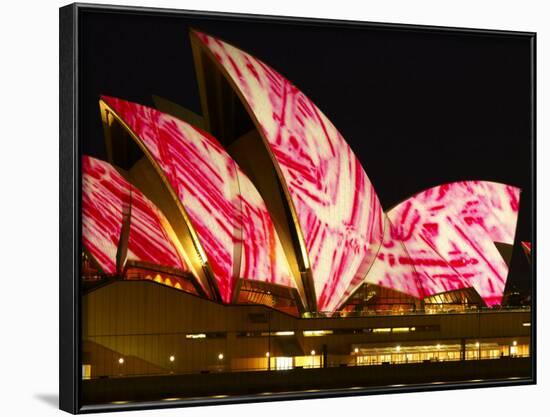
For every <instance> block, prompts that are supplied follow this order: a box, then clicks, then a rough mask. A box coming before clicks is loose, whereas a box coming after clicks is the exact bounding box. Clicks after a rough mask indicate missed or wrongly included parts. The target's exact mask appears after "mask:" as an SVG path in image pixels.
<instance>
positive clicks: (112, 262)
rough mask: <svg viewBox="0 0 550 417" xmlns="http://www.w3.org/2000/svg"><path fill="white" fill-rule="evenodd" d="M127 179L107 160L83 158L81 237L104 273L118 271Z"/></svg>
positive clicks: (127, 202) (125, 206)
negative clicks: (118, 252) (118, 254)
mask: <svg viewBox="0 0 550 417" xmlns="http://www.w3.org/2000/svg"><path fill="white" fill-rule="evenodd" d="M129 205H130V193H129V189H128V183H127V182H126V180H125V179H124V178H122V176H121V175H120V174H119V173H118V172H117V171H116V170H115V169H114V168H112V167H111V166H110V165H109V164H107V163H106V162H103V161H99V160H97V159H94V158H90V157H89V156H84V157H83V158H82V241H83V244H84V247H85V248H86V249H87V250H88V252H89V253H90V255H92V257H93V258H94V259H95V260H96V262H97V263H98V265H99V267H100V268H101V269H102V270H103V272H104V273H106V274H109V275H114V274H116V273H117V264H116V255H117V250H118V243H119V240H120V233H121V231H122V223H123V220H124V214H123V210H128V209H129Z"/></svg>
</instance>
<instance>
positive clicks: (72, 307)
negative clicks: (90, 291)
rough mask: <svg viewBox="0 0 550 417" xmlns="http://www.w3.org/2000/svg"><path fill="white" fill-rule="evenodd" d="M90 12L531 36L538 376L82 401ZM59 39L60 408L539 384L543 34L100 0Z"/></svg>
mask: <svg viewBox="0 0 550 417" xmlns="http://www.w3.org/2000/svg"><path fill="white" fill-rule="evenodd" d="M89 11H94V12H109V13H122V14H142V15H156V16H159V15H162V16H209V17H210V18H213V19H215V18H220V19H231V20H234V21H235V20H242V19H244V20H255V21H257V22H286V23H302V24H303V23H306V24H312V25H324V26H326V27H336V26H338V27H350V28H351V27H353V28H358V29H360V28H373V27H377V28H387V29H396V30H407V31H415V30H421V31H424V32H425V33H428V32H431V33H433V34H437V33H442V32H454V33H469V34H477V35H484V34H487V35H492V36H514V37H520V38H523V39H528V40H529V42H530V46H531V53H530V61H531V62H530V67H531V74H530V77H531V109H530V132H531V137H530V141H531V155H532V166H531V186H532V189H531V196H532V202H531V218H532V231H531V235H532V248H533V249H532V262H531V269H532V277H533V282H532V307H531V314H532V320H531V323H532V325H531V346H532V347H531V349H532V350H531V352H532V353H531V355H530V357H531V362H532V377H531V378H527V379H519V380H504V381H488V382H487V381H485V382H468V383H448V384H445V385H435V386H434V385H430V384H418V385H414V386H400V387H381V388H365V389H355V390H351V389H337V390H327V391H318V392H297V393H290V394H288V393H284V394H276V393H275V394H272V395H241V396H234V397H224V398H200V399H190V400H178V401H171V402H163V401H154V402H135V403H126V404H101V405H83V404H82V401H81V390H80V385H81V378H82V370H81V367H80V363H81V360H80V359H81V352H80V334H81V333H80V332H81V328H80V280H79V276H80V268H81V265H80V256H79V254H80V250H81V248H80V246H81V243H80V242H81V230H80V228H81V211H80V208H81V204H80V202H81V193H80V190H81V164H80V156H81V155H82V144H81V128H82V118H83V115H82V109H81V108H80V106H79V96H80V93H81V91H82V84H81V80H80V78H79V75H80V65H81V63H80V59H79V57H80V52H81V51H80V48H81V43H80V39H81V27H80V25H79V20H80V17H81V16H82V15H83V14H84V13H86V12H89ZM59 23H60V29H59V35H60V37H59V42H60V61H59V64H60V119H59V126H60V153H59V157H60V178H59V181H60V183H59V184H60V201H59V210H60V219H59V220H60V229H59V233H60V234H59V242H60V247H59V251H60V258H59V265H60V268H59V311H60V312H59V408H60V409H61V410H64V411H67V412H69V413H73V414H77V413H87V412H99V411H116V410H140V409H152V408H168V407H183V406H186V407H187V406H200V405H214V404H234V403H246V402H260V401H277V400H290V399H313V398H329V397H340V396H357V395H366V394H389V393H404V392H418V391H426V390H449V389H460V388H474V387H496V386H514V385H527V384H535V383H536V381H537V379H536V375H537V374H536V369H537V367H536V357H537V342H536V329H537V325H536V319H537V314H536V312H537V308H536V305H537V291H536V248H537V245H536V243H537V239H536V33H532V32H512V31H496V30H484V29H465V28H448V27H436V26H417V25H403V24H386V23H371V22H362V21H340V20H327V19H313V18H301V17H280V16H263V15H249V14H233V13H217V12H201V11H187V10H174V9H159V8H147V7H122V6H107V5H95V4H79V3H76V4H70V5H67V6H64V7H61V8H60V11H59Z"/></svg>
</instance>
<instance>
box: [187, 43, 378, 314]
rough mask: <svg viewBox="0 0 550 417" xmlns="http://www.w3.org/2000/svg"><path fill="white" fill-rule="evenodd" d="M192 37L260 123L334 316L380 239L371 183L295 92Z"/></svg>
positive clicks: (321, 301)
mask: <svg viewBox="0 0 550 417" xmlns="http://www.w3.org/2000/svg"><path fill="white" fill-rule="evenodd" d="M195 35H196V36H197V37H198V38H199V39H200V41H201V42H202V43H203V44H204V45H205V47H206V48H207V49H208V50H210V51H211V52H212V54H213V57H215V59H216V60H217V61H218V62H219V64H221V66H222V67H223V68H224V70H225V71H226V73H227V74H228V75H229V77H230V79H231V80H232V82H233V84H234V85H235V86H236V88H237V90H238V92H239V93H240V95H241V96H242V97H243V99H244V101H245V102H246V105H247V107H248V108H250V110H251V112H252V116H253V117H254V118H255V119H256V121H257V122H258V125H259V127H260V131H261V133H262V134H263V136H264V138H265V141H266V144H267V146H268V147H269V149H270V153H271V154H272V155H273V159H274V163H275V164H276V166H277V167H278V168H279V170H280V172H281V174H282V177H283V181H284V183H285V184H286V187H287V189H288V192H289V194H290V199H291V202H290V203H291V205H292V206H293V207H294V210H295V212H296V215H297V218H298V223H299V225H298V226H297V228H298V232H300V230H301V233H302V234H303V240H304V244H305V249H306V252H307V255H306V258H307V259H304V261H305V262H306V263H308V262H309V264H310V265H309V268H311V271H312V276H313V280H314V286H315V292H316V297H317V307H318V310H321V311H322V310H326V311H332V310H334V309H335V308H336V307H337V306H338V305H339V304H341V303H342V301H343V297H344V295H345V294H346V293H348V292H350V291H351V290H353V289H354V288H355V287H357V286H358V285H360V284H361V282H362V280H363V278H364V276H365V273H366V272H367V270H368V267H369V266H370V264H371V263H372V261H373V260H374V257H375V254H376V251H377V249H378V246H379V245H380V243H381V240H382V233H383V213H382V208H381V206H380V202H379V200H378V197H377V195H376V193H375V191H374V189H373V186H372V184H371V183H370V181H369V179H368V177H367V175H366V174H365V171H364V170H363V168H362V167H361V164H360V163H359V161H358V159H357V158H356V157H355V155H354V154H353V152H352V150H351V149H350V147H349V146H348V145H347V143H346V142H345V140H344V138H343V137H342V136H341V135H340V133H339V132H338V131H337V130H336V128H335V127H334V125H333V124H332V123H331V122H330V120H329V119H328V118H327V117H326V116H325V115H324V114H323V113H322V112H321V111H320V110H319V109H318V108H317V107H316V106H315V104H313V102H312V101H311V100H309V99H308V98H307V97H306V96H305V95H304V94H303V93H302V92H300V91H299V90H298V89H297V88H296V87H295V86H294V85H292V84H291V83H290V82H289V81H288V80H286V79H285V78H284V77H282V76H281V75H280V74H279V73H277V72H276V71H275V70H273V69H272V68H270V67H268V66H267V65H266V64H264V63H263V62H261V61H260V60H258V59H256V58H254V57H252V56H251V55H249V54H247V53H245V52H243V51H241V50H239V49H237V48H235V47H233V46H231V45H229V44H227V43H224V42H222V41H220V40H218V39H216V38H213V37H211V36H208V35H206V34H203V33H198V32H195Z"/></svg>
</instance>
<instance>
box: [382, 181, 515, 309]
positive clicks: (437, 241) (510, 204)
mask: <svg viewBox="0 0 550 417" xmlns="http://www.w3.org/2000/svg"><path fill="white" fill-rule="evenodd" d="M519 193H520V191H519V189H518V188H516V187H512V186H508V185H504V184H497V183H492V182H485V181H465V182H456V183H451V184H445V185H441V186H437V187H434V188H431V189H429V190H426V191H424V192H421V193H419V194H416V195H415V196H413V197H412V198H410V199H408V200H406V201H404V202H403V203H401V204H399V205H398V206H397V207H395V208H394V209H392V210H390V211H389V213H388V217H389V219H390V221H391V224H392V225H393V226H394V229H395V234H394V236H395V237H396V238H398V239H399V240H401V241H402V242H403V244H404V246H405V248H406V250H407V252H408V254H409V256H410V259H411V262H412V264H413V265H414V267H415V269H416V271H417V272H418V274H419V276H420V278H421V283H422V287H423V289H424V295H425V296H428V295H432V294H437V293H440V292H444V291H450V290H453V289H460V288H464V287H473V288H475V289H476V291H477V292H478V293H479V295H480V296H481V297H482V298H483V300H484V301H485V303H486V304H487V305H489V306H492V305H495V304H500V302H501V299H502V295H503V292H504V286H505V283H506V278H507V275H508V267H507V265H506V263H505V262H504V260H503V259H502V257H501V255H500V253H499V251H498V249H497V248H496V246H495V245H494V242H495V241H498V242H503V243H508V244H513V241H514V235H515V229H516V222H517V215H518V211H519Z"/></svg>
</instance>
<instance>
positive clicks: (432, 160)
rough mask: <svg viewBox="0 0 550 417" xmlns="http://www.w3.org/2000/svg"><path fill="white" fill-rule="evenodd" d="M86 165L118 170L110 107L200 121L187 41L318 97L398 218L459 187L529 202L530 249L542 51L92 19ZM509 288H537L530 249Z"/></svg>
mask: <svg viewBox="0 0 550 417" xmlns="http://www.w3.org/2000/svg"><path fill="white" fill-rule="evenodd" d="M80 25H81V26H80V29H81V31H82V32H81V33H82V37H81V45H80V46H81V49H80V50H81V51H82V52H81V73H80V74H81V86H82V87H81V88H82V89H81V96H80V98H81V109H82V112H83V118H82V120H83V123H82V124H81V129H82V130H81V138H82V149H83V151H84V153H86V154H89V155H93V156H96V157H99V158H105V148H104V143H103V132H102V127H101V121H100V117H99V111H98V104H97V103H98V99H99V95H100V94H106V95H110V96H116V97H120V98H124V99H126V100H130V101H135V102H138V103H141V104H145V105H148V106H153V102H152V98H151V96H152V95H153V94H155V95H159V96H161V97H165V98H167V99H169V100H171V101H174V102H176V103H178V104H181V105H182V106H184V107H187V108H189V109H191V110H193V111H195V112H197V113H200V104H199V98H198V88H197V82H196V77H195V72H194V67H193V61H192V54H191V46H190V43H189V36H188V30H189V28H190V27H194V28H197V29H199V30H203V31H205V32H208V33H210V34H212V35H214V36H218V37H221V38H222V39H224V40H226V41H228V42H230V43H233V44H234V45H236V46H238V47H239V48H241V49H243V50H245V51H247V52H249V53H251V54H253V55H255V56H256V57H258V58H259V59H261V60H263V61H264V62H266V63H268V64H269V65H271V66H272V67H273V68H275V69H276V70H278V71H279V72H280V73H282V74H283V75H284V76H285V77H286V78H288V79H289V80H291V81H292V82H293V83H294V84H296V86H297V87H298V88H300V89H301V90H302V91H303V92H304V93H305V94H306V95H308V96H309V97H310V98H311V99H312V100H313V102H314V103H315V104H317V106H318V107H319V108H320V109H321V110H322V111H323V112H324V113H325V114H326V115H327V116H328V118H329V119H330V120H331V121H332V122H333V123H334V124H335V126H336V127H337V128H338V130H339V131H340V132H341V133H342V135H343V136H344V138H345V139H346V141H347V142H348V143H349V145H350V146H351V148H352V149H353V150H354V152H355V154H356V155H357V157H358V158H359V159H360V161H361V162H362V164H363V167H364V168H365V170H366V172H367V175H368V176H369V178H370V179H371V181H372V183H373V184H374V187H375V189H376V191H377V193H378V195H379V197H380V200H381V202H382V205H383V207H384V208H385V209H388V208H390V207H392V206H393V205H395V204H397V203H399V202H400V201H402V200H404V199H406V198H407V197H410V196H411V195H413V194H414V193H416V192H419V191H422V190H424V189H426V188H429V187H432V186H435V185H439V184H442V183H446V182H450V181H456V180H471V179H478V180H490V181H497V182H503V183H507V184H511V185H515V186H518V187H520V188H521V189H522V199H521V210H520V218H519V225H518V233H517V241H519V240H527V241H531V198H532V195H531V188H532V187H531V165H532V159H531V157H532V156H531V141H530V117H531V113H530V102H531V97H530V83H531V79H530V71H531V66H530V43H529V42H530V41H529V39H528V38H527V37H525V36H514V35H512V34H510V35H507V36H503V35H500V36H496V35H489V34H479V33H478V34H472V33H469V34H465V33H450V32H446V31H430V30H411V29H407V28H400V29H399V30H397V29H389V28H380V27H365V26H363V27H359V26H341V25H337V24H331V25H324V26H319V25H318V24H313V23H309V24H306V23H297V22H293V23H281V22H274V21H262V20H248V19H235V18H229V17H224V18H223V19H221V18H216V19H213V18H197V17H189V16H174V15H163V14H160V13H159V14H149V15H145V14H140V13H134V14H129V13H113V12H110V13H106V12H98V11H95V12H91V11H90V12H88V13H85V14H84V15H83V17H82V20H81V22H80ZM509 283H511V284H514V285H516V286H518V287H520V288H524V289H528V288H530V286H531V283H530V278H529V266H528V264H527V261H526V259H525V255H524V254H523V253H522V251H521V249H520V248H519V245H518V244H516V248H515V251H514V255H513V259H512V268H511V274H510V278H509Z"/></svg>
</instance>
